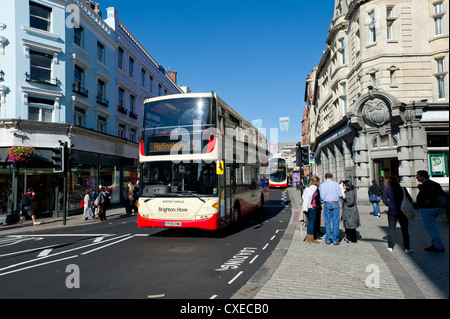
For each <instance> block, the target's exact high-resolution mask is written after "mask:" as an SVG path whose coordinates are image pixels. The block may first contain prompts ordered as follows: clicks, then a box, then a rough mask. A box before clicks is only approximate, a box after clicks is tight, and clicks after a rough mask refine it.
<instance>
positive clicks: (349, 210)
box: [342, 180, 361, 243]
mask: <svg viewBox="0 0 450 319" xmlns="http://www.w3.org/2000/svg"><path fill="white" fill-rule="evenodd" d="M343 185H344V190H345V192H344V196H343V201H344V203H343V209H342V222H343V224H344V228H345V237H346V238H347V242H348V243H357V242H358V239H357V235H356V228H358V227H359V226H361V221H360V218H359V212H358V207H357V206H356V195H355V189H354V187H353V184H352V183H351V182H350V181H348V180H346V181H344V183H343Z"/></svg>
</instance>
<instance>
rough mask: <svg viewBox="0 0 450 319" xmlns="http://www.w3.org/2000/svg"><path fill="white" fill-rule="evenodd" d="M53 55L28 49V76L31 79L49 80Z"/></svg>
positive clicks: (38, 80)
mask: <svg viewBox="0 0 450 319" xmlns="http://www.w3.org/2000/svg"><path fill="white" fill-rule="evenodd" d="M52 60H53V56H52V55H50V54H48V53H42V52H38V51H33V50H31V51H30V76H29V79H27V80H31V81H37V82H47V83H49V82H51V75H52Z"/></svg>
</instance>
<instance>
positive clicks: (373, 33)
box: [369, 11, 377, 43]
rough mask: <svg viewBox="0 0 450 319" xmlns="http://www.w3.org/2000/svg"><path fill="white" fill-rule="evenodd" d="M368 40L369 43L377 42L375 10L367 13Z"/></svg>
mask: <svg viewBox="0 0 450 319" xmlns="http://www.w3.org/2000/svg"><path fill="white" fill-rule="evenodd" d="M369 20H370V22H369V41H370V43H375V42H377V30H376V28H375V12H373V11H372V12H371V13H370V14H369Z"/></svg>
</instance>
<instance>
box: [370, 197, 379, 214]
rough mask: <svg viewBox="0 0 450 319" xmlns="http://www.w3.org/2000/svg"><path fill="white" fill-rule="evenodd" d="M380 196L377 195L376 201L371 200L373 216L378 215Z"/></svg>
mask: <svg viewBox="0 0 450 319" xmlns="http://www.w3.org/2000/svg"><path fill="white" fill-rule="evenodd" d="M380 200H381V198H380V197H377V201H376V202H372V207H373V215H374V216H375V217H377V216H378V215H380Z"/></svg>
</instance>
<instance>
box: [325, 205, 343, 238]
mask: <svg viewBox="0 0 450 319" xmlns="http://www.w3.org/2000/svg"><path fill="white" fill-rule="evenodd" d="M340 213H341V210H340V208H339V203H325V204H324V206H323V218H324V220H325V241H326V242H327V243H329V242H330V241H332V242H333V243H337V242H338V241H339V239H338V235H339V217H340ZM331 228H333V231H332V230H331Z"/></svg>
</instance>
